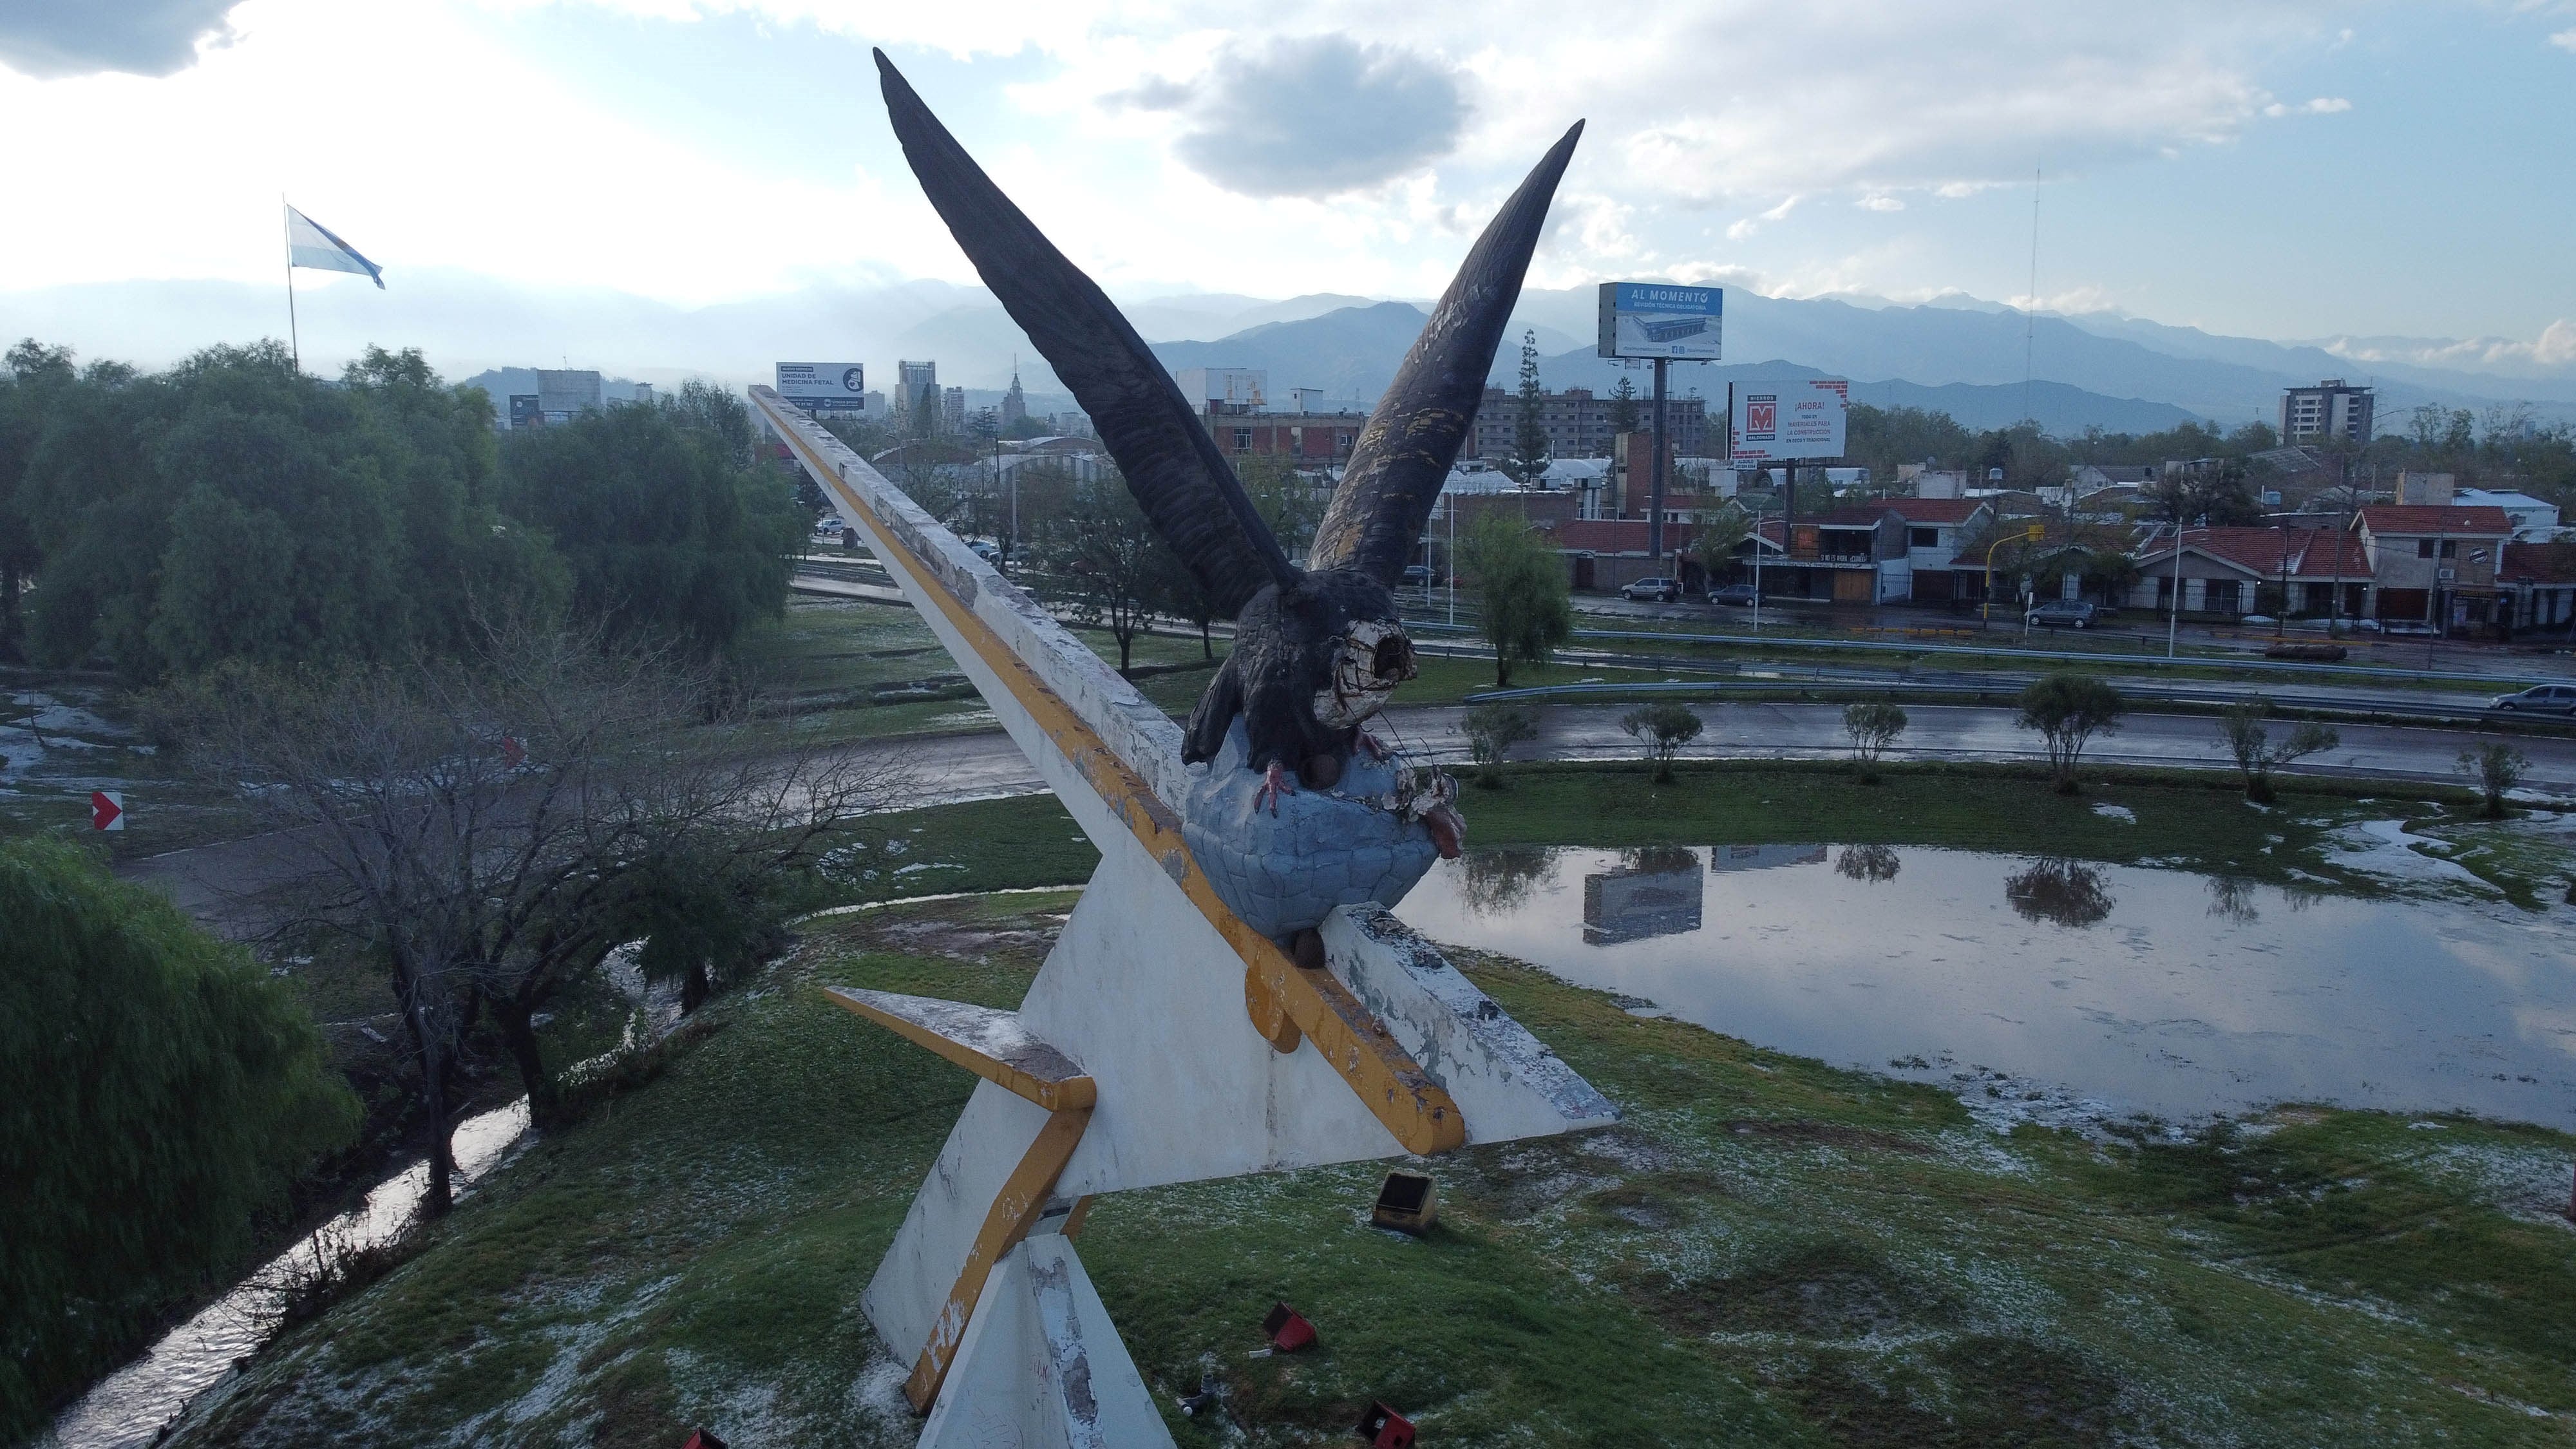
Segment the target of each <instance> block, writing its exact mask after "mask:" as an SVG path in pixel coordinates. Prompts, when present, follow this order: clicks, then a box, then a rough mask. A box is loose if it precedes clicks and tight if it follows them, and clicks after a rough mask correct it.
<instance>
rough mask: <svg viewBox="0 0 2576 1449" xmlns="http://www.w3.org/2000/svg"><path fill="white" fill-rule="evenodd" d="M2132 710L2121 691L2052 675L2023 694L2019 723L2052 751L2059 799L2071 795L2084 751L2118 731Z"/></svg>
mask: <svg viewBox="0 0 2576 1449" xmlns="http://www.w3.org/2000/svg"><path fill="white" fill-rule="evenodd" d="M2127 710H2128V702H2127V701H2126V700H2123V699H2122V698H2121V697H2120V691H2118V690H2116V689H2113V688H2112V687H2111V686H2110V685H2109V684H2106V683H2104V682H2103V681H2102V680H2101V679H2100V678H2099V677H2098V676H2095V675H2091V674H2072V673H2059V674H2050V675H2045V676H2043V677H2041V678H2039V679H2035V680H2032V681H2031V684H2030V687H2029V688H2028V689H2025V690H2023V691H2022V692H2021V717H2020V719H2019V720H2017V721H2016V723H2018V724H2019V725H2020V726H2021V727H2022V728H2023V729H2026V730H2036V731H2038V732H2039V737H2040V739H2041V741H2042V742H2043V743H2044V744H2045V745H2046V746H2047V749H2048V768H2049V771H2050V773H2051V774H2052V775H2054V776H2055V777H2056V780H2057V793H2058V794H2060V795H2072V794H2074V793H2075V791H2076V784H2075V766H2076V764H2077V762H2079V761H2081V760H2082V759H2083V758H2084V747H2085V745H2087V744H2088V743H2090V742H2091V741H2092V739H2093V737H2094V736H2095V735H2097V734H2110V733H2112V732H2113V731H2116V730H2117V729H2119V727H2120V716H2121V715H2122V714H2124V713H2126V712H2127Z"/></svg>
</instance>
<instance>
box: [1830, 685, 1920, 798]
mask: <svg viewBox="0 0 2576 1449" xmlns="http://www.w3.org/2000/svg"><path fill="white" fill-rule="evenodd" d="M1906 723H1907V721H1906V718H1905V706H1903V705H1901V704H1896V703H1894V702H1892V701H1889V700H1884V699H1874V700H1860V701H1855V702H1854V703H1851V704H1847V705H1844V706H1843V733H1844V734H1846V735H1849V736H1850V737H1851V751H1852V763H1853V764H1855V765H1857V766H1858V767H1859V768H1860V778H1861V783H1862V784H1865V785H1875V784H1877V783H1878V757H1879V756H1880V755H1882V754H1885V753H1886V752H1887V747H1888V746H1889V745H1892V744H1894V743H1896V737H1897V736H1898V735H1901V734H1903V733H1905V726H1906Z"/></svg>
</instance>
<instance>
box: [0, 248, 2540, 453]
mask: <svg viewBox="0 0 2576 1449" xmlns="http://www.w3.org/2000/svg"><path fill="white" fill-rule="evenodd" d="M333 280H334V282H337V281H339V280H341V279H333ZM298 290H299V294H300V295H299V298H298V305H299V308H300V317H301V321H302V324H303V339H302V340H303V349H304V355H305V356H306V357H307V358H308V359H311V362H310V363H309V365H312V366H315V367H317V368H320V369H324V370H330V369H334V368H336V366H337V360H338V359H342V358H346V357H347V356H349V355H351V354H353V353H355V352H356V351H358V350H359V349H360V348H361V347H362V346H363V345H365V344H367V343H370V342H373V343H381V344H383V345H386V346H416V347H419V348H421V349H422V350H423V351H425V352H426V353H427V354H428V355H429V358H430V360H431V362H432V364H433V365H435V366H437V367H438V368H439V369H440V370H441V371H442V372H444V373H446V374H447V375H449V376H451V377H458V376H470V375H473V374H476V373H479V372H482V371H484V370H486V369H491V368H498V367H519V368H526V367H530V366H534V365H537V364H541V363H544V364H552V365H557V366H566V365H568V366H575V367H596V368H599V369H601V370H602V371H604V372H612V373H616V374H620V375H623V376H625V377H630V378H634V379H637V380H640V381H646V382H653V383H656V384H658V385H661V386H664V387H668V386H671V385H674V384H676V383H677V382H678V381H680V380H681V379H683V378H686V377H692V376H697V377H706V378H710V379H712V380H715V381H719V382H723V383H727V384H729V385H739V384H741V383H745V382H750V381H766V380H767V379H768V377H769V374H770V366H771V364H772V363H773V362H774V361H776V360H778V359H782V358H785V359H793V360H798V361H861V362H864V363H866V364H867V365H868V367H869V369H870V376H871V380H872V382H873V383H874V384H875V385H877V386H879V387H883V386H885V385H886V384H887V383H889V382H890V381H891V380H892V376H893V372H894V366H893V364H894V363H895V361H896V360H897V359H898V358H911V359H922V358H935V359H937V360H938V362H939V364H940V376H941V381H942V382H944V383H947V384H950V385H963V386H967V387H969V388H971V389H973V390H975V391H976V392H978V393H981V392H985V391H998V390H999V389H1000V388H1001V387H1003V386H1004V385H1005V384H1006V383H1007V382H1008V381H1009V379H1010V377H1011V374H1012V370H1013V368H1014V366H1015V365H1016V367H1017V369H1018V372H1019V375H1020V378H1021V382H1022V385H1023V387H1024V389H1025V390H1026V391H1027V393H1028V394H1029V399H1030V406H1031V408H1032V409H1033V410H1035V411H1040V412H1046V411H1055V410H1059V409H1062V408H1065V407H1067V406H1069V405H1070V399H1069V398H1068V397H1066V396H1065V395H1064V391H1063V388H1062V385H1061V384H1060V383H1059V382H1057V380H1056V379H1055V377H1054V375H1053V374H1052V373H1051V372H1050V371H1049V370H1048V369H1047V368H1046V366H1045V365H1044V363H1043V362H1042V361H1040V360H1039V359H1038V358H1037V356H1036V355H1035V351H1034V349H1032V348H1031V347H1030V346H1029V344H1028V342H1027V339H1026V338H1025V337H1023V336H1022V335H1021V333H1020V331H1019V329H1018V327H1017V326H1015V325H1014V324H1013V323H1012V322H1011V320H1010V319H1009V317H1008V316H1006V315H1005V314H1004V313H1003V312H1002V310H1001V308H1000V307H999V306H998V304H996V303H995V302H994V300H993V298H992V295H991V294H990V293H989V292H987V291H985V290H984V289H983V288H981V287H969V286H960V285H956V284H953V283H947V282H938V281H923V280H900V281H898V280H886V279H882V278H866V279H860V280H857V281H854V282H852V283H851V284H848V285H824V284H815V285H810V286H806V287H802V288H799V289H796V290H794V291H789V292H782V293H777V294H772V295H768V296H763V297H757V298H752V299H748V300H742V301H733V302H722V303H715V304H710V305H706V306H697V307H689V306H682V305H677V304H673V303H669V302H663V301H658V300H654V299H650V298H644V297H639V296H635V295H632V294H628V293H620V292H614V291H610V290H607V289H603V288H587V289H585V288H559V287H556V288H535V287H529V286H523V285H520V284H516V283H513V282H510V281H507V280H505V279H500V278H495V277H490V276H486V275H481V274H476V273H466V272H457V271H440V270H436V269H422V270H419V271H416V272H412V273H407V274H391V273H389V274H388V276H387V289H386V290H384V291H381V292H380V291H377V290H375V289H374V288H371V287H367V286H366V285H365V284H364V282H363V280H362V279H355V280H352V281H351V282H350V284H346V285H340V284H325V285H321V286H314V287H311V288H309V289H308V288H306V287H304V286H301V285H299V289H298ZM1121 305H1122V307H1123V308H1124V309H1125V310H1126V312H1127V314H1128V316H1129V318H1130V319H1131V320H1132V321H1133V322H1134V323H1135V325H1136V327H1137V330H1138V331H1139V332H1140V333H1141V334H1142V335H1144V336H1145V337H1147V338H1151V339H1161V340H1158V341H1156V343H1155V351H1156V353H1157V355H1158V356H1159V357H1161V359H1162V360H1163V361H1164V362H1165V364H1166V365H1168V366H1171V367H1175V368H1177V367H1186V366H1192V365H1209V366H1243V367H1260V368H1263V369H1265V370H1267V371H1268V373H1269V374H1270V379H1269V380H1270V387H1271V391H1272V393H1273V395H1274V396H1278V397H1284V396H1285V394H1286V393H1287V390H1288V389H1290V388H1295V387H1314V388H1321V389H1323V390H1324V392H1325V393H1326V395H1327V396H1328V397H1329V398H1331V399H1333V400H1334V401H1336V402H1337V403H1339V404H1341V405H1345V406H1353V407H1357V406H1365V405H1367V404H1368V403H1370V402H1372V401H1373V400H1374V399H1375V397H1376V395H1377V393H1378V392H1379V391H1380V390H1382V389H1383V388H1384V387H1385V385H1386V383H1387V381H1388V379H1390V378H1391V377H1392V376H1393V374H1394V370H1395V368H1396V365H1397V364H1398V362H1399V361H1400V360H1401V359H1402V357H1403V355H1404V352H1405V349H1406V348H1407V347H1409V346H1410V345H1411V343H1412V340H1413V337H1414V335H1415V334H1416V333H1417V332H1418V331H1419V330H1420V328H1421V325H1422V321H1423V306H1424V305H1425V303H1424V301H1423V300H1421V299H1396V300H1387V299H1378V298H1366V297H1355V296H1349V295H1342V294H1331V293H1317V294H1309V295H1305V296H1298V297H1289V298H1284V299H1279V298H1262V297H1254V296H1247V295H1241V294H1231V293H1176V294H1147V295H1139V296H1130V297H1126V298H1123V299H1122V300H1121ZM285 311H286V309H285V305H284V298H283V296H282V295H280V289H278V288H264V287H257V286H252V285H249V284H246V283H235V282H219V281H143V282H111V283H90V284H81V285H74V286H61V287H51V288H43V289H36V290H29V291H18V292H0V337H6V338H10V339H14V338H17V337H22V336H32V337H35V338H38V339H39V340H43V341H47V342H58V343H64V344H68V345H70V346H72V347H74V348H75V349H77V350H78V351H79V352H80V353H81V354H83V355H84V356H88V357H111V358H118V359H122V360H127V361H132V362H135V363H137V364H139V365H142V366H146V367H153V366H161V365H166V364H167V363H168V362H171V361H173V360H175V359H176V358H177V357H178V356H181V355H183V354H185V353H186V352H188V351H192V350H194V349H195V348H196V347H198V346H202V345H204V344H205V343H208V342H213V341H218V340H227V341H246V340H249V339H252V338H256V337H260V336H275V335H276V334H278V333H279V332H282V331H284V330H285V329H284V328H283V327H281V326H279V325H278V324H280V323H282V322H284V321H285V320H286V317H285ZM1594 312H1595V302H1594V296H1593V293H1592V291H1591V289H1589V288H1573V289H1564V290H1548V289H1535V288H1534V289H1531V290H1529V291H1527V292H1524V293H1523V294H1522V297H1521V301H1520V306H1519V308H1518V310H1517V311H1516V312H1515V314H1514V317H1513V321H1512V327H1511V334H1510V341H1508V342H1507V343H1506V345H1505V347H1504V348H1503V350H1502V354H1501V355H1500V356H1499V357H1497V358H1496V360H1495V368H1494V381H1495V382H1496V383H1497V384H1499V385H1503V386H1507V387H1508V386H1510V385H1511V384H1512V382H1513V381H1514V380H1515V376H1516V374H1517V372H1518V369H1519V355H1518V345H1517V344H1518V342H1519V340H1520V339H1521V338H1522V337H1523V336H1524V335H1530V336H1532V337H1534V338H1535V341H1536V343H1537V346H1538V348H1539V351H1540V352H1541V354H1542V361H1541V365H1540V371H1541V375H1542V377H1543V378H1544V379H1545V380H1546V382H1547V383H1548V384H1549V385H1550V386H1553V387H1562V386H1569V385H1588V386H1593V387H1596V388H1602V389H1607V388H1609V387H1611V386H1614V385H1615V383H1616V380H1617V378H1618V376H1619V375H1620V374H1619V372H1618V370H1617V367H1616V365H1614V364H1611V363H1608V362H1605V361H1603V360H1602V359H1599V358H1596V357H1594V356H1592V354H1591V348H1590V345H1589V341H1588V339H1589V338H1590V336H1591V333H1592V329H1593V319H1594ZM2565 330H2567V329H2566V327H2565V325H2564V324H2561V325H2560V326H2557V327H2553V328H2552V329H2551V330H2550V331H2549V332H2547V333H2545V334H2544V335H2543V338H2542V341H2541V342H2540V343H2539V344H2521V343H2499V342H2495V341H2493V340H2480V341H2474V342H2462V341H2458V340H2454V339H2406V338H2396V339H2390V338H2348V339H2335V340H2331V343H2332V348H2333V349H2334V350H2330V349H2329V347H2328V346H2323V345H2318V344H2316V343H2312V342H2305V343H2303V342H2272V341H2265V340H2261V339H2255V338H2242V337H2229V336H2224V335H2220V334H2214V333H2209V332H2205V331H2201V330H2199V329H2195V328H2189V327H2175V326H2170V325H2166V324H2162V323H2157V322H2153V321H2149V320H2146V319H2142V318H2136V317H2129V316H2125V315H2122V314H2116V313H2108V312H2092V313H2074V314H2067V315H2057V314H2051V313H2042V314H2040V315H2039V316H2036V317H2031V316H2026V315H2025V314H2023V313H2021V312H2018V311H2014V310H2012V309H2009V308H2005V307H2001V306H1998V305H1996V304H1992V303H1982V302H1978V301H1976V300H1975V299H1973V298H1964V297H1948V298H1943V299H1940V300H1939V301H1937V302H1934V303H1930V304H1924V305H1897V304H1892V303H1888V302H1886V301H1884V300H1883V299H1878V298H1869V297H1853V296H1840V297H1818V298H1782V297H1765V296H1762V295H1760V294H1758V293H1755V292H1752V291H1750V290H1748V289H1743V288H1730V289H1728V292H1727V297H1726V317H1725V334H1726V353H1727V355H1728V356H1729V357H1730V358H1744V359H1748V360H1751V365H1749V366H1748V365H1747V364H1743V363H1731V362H1730V363H1727V364H1723V365H1696V366H1684V367H1678V368H1676V369H1674V376H1673V388H1674V390H1675V392H1676V394H1677V395H1678V394H1683V393H1686V392H1687V391H1688V390H1690V389H1692V388H1697V389H1698V390H1699V391H1700V392H1701V393H1702V394H1703V395H1704V396H1710V397H1714V396H1717V395H1719V393H1720V392H1721V391H1722V389H1723V387H1724V385H1725V383H1726V382H1727V381H1730V380H1740V379H1742V378H1745V377H1749V376H1755V375H1761V376H1783V375H1805V374H1810V373H1822V374H1828V375H1836V376H1843V377H1849V378H1851V379H1852V380H1853V383H1854V388H1853V395H1854V396H1855V397H1857V398H1860V399H1863V400H1866V401H1872V402H1883V403H1899V402H1901V403H1908V404H1912V405H1916V406H1925V407H1937V408H1940V409H1942V410H1945V411H1949V412H1951V413H1953V414H1954V415H1956V416H1957V417H1959V419H1960V421H1962V422H1963V423H1967V424H1969V425H1970V426H1975V427H1991V426H1996V425H1998V424H2001V423H2006V422H2010V421H2012V420H2014V419H2017V418H2019V417H2021V416H2023V415H2024V412H2025V410H2027V411H2028V412H2030V413H2032V414H2035V415H2036V416H2037V417H2038V418H2039V420H2040V421H2041V422H2042V423H2043V424H2045V425H2046V426H2048V427H2050V428H2051V429H2052V430H2056V431H2074V430H2078V429H2080V428H2082V427H2084V426H2085V425H2087V424H2099V425H2100V426H2102V427H2105V428H2109V429H2112V430H2115V431H2130V432H2135V431H2144V430H2152V429H2156V428H2162V427H2169V426H2171V425H2172V424H2174V423H2175V422H2179V421H2181V420H2182V419H2183V418H2184V417H2198V418H2204V419H2208V420H2211V421H2214V422H2217V423H2220V424H2223V425H2228V426H2233V425H2235V424H2237V423H2241V422H2247V421H2253V420H2259V419H2268V418H2272V417H2275V416H2277V410H2278V406H2279V397H2280V390H2281V389H2282V388H2284V387H2288V386H2293V385H2298V384H2306V383H2314V382H2316V381H2317V380H2318V379H2320V378H2325V377H2343V378H2348V379H2350V380H2352V381H2354V382H2366V383H2372V384H2375V385H2376V386H2377V387H2378V389H2379V405H2380V409H2379V410H2380V418H2381V420H2382V423H2381V425H2382V427H2383V428H2390V427H2395V426H2399V425H2401V424H2402V421H2403V417H2404V414H2405V413H2406V411H2407V410H2409V409H2411V408H2413V407H2416V406H2418V405H2421V404H2426V403H2430V404H2433V405H2436V406H2441V407H2445V408H2452V407H2465V408H2471V409H2481V410H2482V409H2485V408H2488V407H2494V406H2504V405H2512V404H2515V403H2517V402H2519V403H2528V404H2529V405H2530V406H2531V409H2532V412H2533V414H2534V416H2535V417H2537V418H2538V419H2540V420H2542V421H2556V420H2561V419H2570V420H2576V347H2571V346H2562V345H2559V344H2558V342H2553V341H2552V339H2556V338H2558V334H2559V333H2560V332H2563V331H2565ZM1202 339H1204V340H1202ZM2561 340H2562V341H2563V340H2564V339H2561ZM2363 359H2367V360H2363ZM2427 359H2432V361H2427ZM2443 361H2453V362H2461V363H2462V365H2434V364H2435V363H2436V362H2443ZM2467 364H2475V365H2467ZM1633 375H1634V376H1635V377H1636V379H1637V381H1638V383H1639V386H1640V387H1641V388H1642V387H1643V386H1645V378H1644V374H1643V373H1642V371H1640V372H1638V373H1636V374H1633ZM2026 382H2027V383H2028V386H2027V389H2026V388H2025V383H2026ZM2025 399H2027V402H2025Z"/></svg>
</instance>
